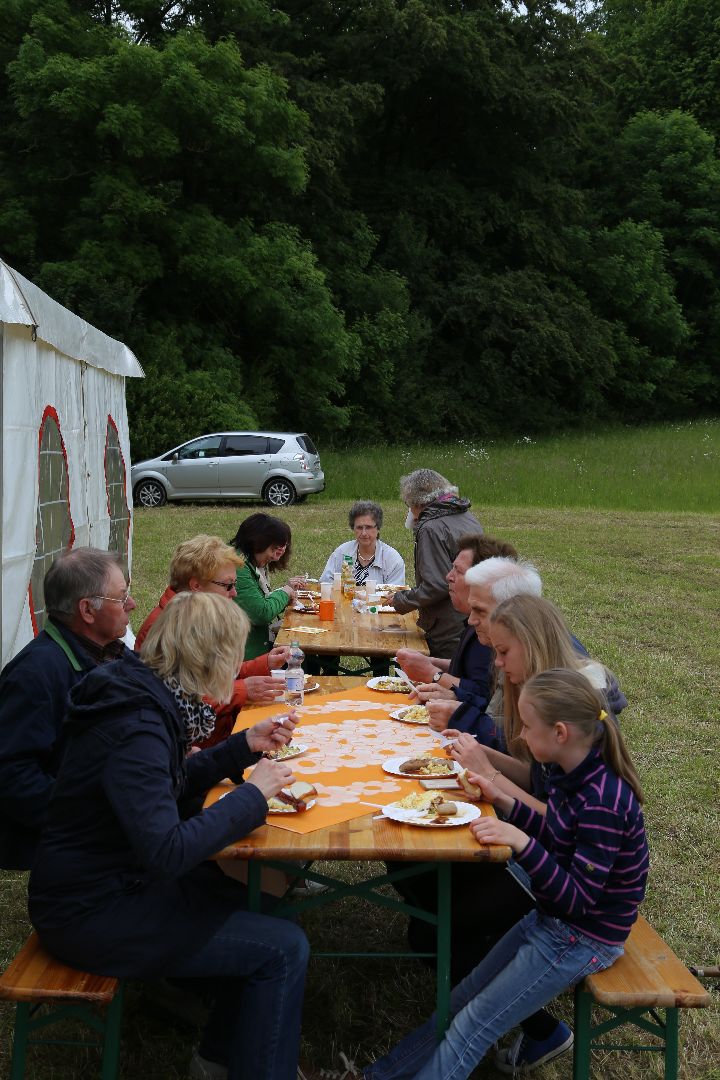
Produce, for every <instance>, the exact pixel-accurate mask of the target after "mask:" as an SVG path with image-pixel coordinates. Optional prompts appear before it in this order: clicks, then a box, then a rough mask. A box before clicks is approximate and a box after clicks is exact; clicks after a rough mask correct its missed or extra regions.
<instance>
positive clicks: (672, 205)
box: [0, 0, 720, 457]
mask: <svg viewBox="0 0 720 1080" xmlns="http://www.w3.org/2000/svg"><path fill="white" fill-rule="evenodd" d="M0 15H2V18H1V19H0V83H1V87H0V88H1V89H2V93H1V94H0V130H1V132H2V139H0V251H1V253H2V255H3V257H5V258H6V259H7V260H8V261H9V262H11V263H12V264H14V265H16V266H17V267H18V268H19V269H20V270H22V271H23V272H24V273H25V274H27V275H28V276H30V277H31V278H33V279H34V280H35V281H37V282H38V284H39V285H41V286H42V287H43V288H45V289H47V290H48V291H49V292H50V293H51V294H52V295H54V296H55V297H56V298H57V299H58V300H60V301H61V302H63V303H65V304H67V305H68V306H69V307H71V308H73V309H74V310H76V311H77V312H79V313H80V314H81V315H83V316H84V317H85V318H87V319H89V320H90V321H92V322H94V323H95V324H96V325H98V326H100V327H101V328H102V329H104V330H106V331H107V332H108V333H110V334H113V335H114V336H117V337H120V338H122V339H123V340H125V341H127V342H128V344H129V345H130V346H131V347H132V348H134V349H135V351H136V352H137V353H138V356H139V357H140V359H141V362H142V363H143V365H144V367H145V369H146V373H147V378H146V380H145V381H144V382H143V383H142V384H136V385H133V386H131V387H130V388H129V395H130V396H129V404H130V416H131V435H132V439H133V448H134V456H135V457H139V456H142V455H144V454H148V453H153V452H156V451H158V450H162V449H164V448H166V447H167V446H168V445H170V444H172V443H176V442H179V441H181V440H182V439H184V438H189V437H191V436H193V435H195V434H198V433H200V432H202V431H207V430H212V429H219V428H223V427H242V426H245V425H253V424H262V425H263V426H266V425H268V426H269V425H273V426H275V425H276V426H281V427H292V428H296V427H300V428H307V429H309V430H310V431H311V432H312V433H313V435H316V436H321V437H325V438H330V439H332V440H334V441H335V442H342V441H343V440H350V439H352V440H353V441H355V442H356V441H358V439H360V440H362V439H365V440H368V441H369V440H376V439H387V438H390V439H392V438H395V437H398V436H400V435H403V434H404V433H405V432H406V431H407V430H408V429H409V430H412V432H413V436H414V437H415V438H417V437H426V438H443V437H447V436H448V435H451V436H454V435H456V434H457V433H458V432H459V431H461V430H462V432H463V434H476V433H485V432H488V431H489V432H497V431H505V430H515V431H518V430H521V431H523V432H526V431H530V430H539V429H542V428H543V427H550V426H553V427H557V426H562V425H566V424H572V423H579V422H581V421H585V420H588V419H593V418H597V419H599V420H604V419H606V418H607V417H608V416H616V415H617V416H621V417H622V418H623V419H626V420H629V421H632V420H633V419H636V418H642V419H645V418H646V417H647V416H648V415H657V416H663V415H668V414H670V413H672V414H675V413H677V412H678V411H684V412H692V411H696V410H698V409H699V408H707V407H715V406H716V405H717V403H718V398H719V397H720V374H719V372H718V365H717V360H716V357H717V355H718V344H720V343H719V342H718V334H719V333H720V303H719V302H720V296H719V295H718V289H717V287H716V281H717V280H718V256H719V254H720V249H719V243H720V206H719V205H718V198H719V196H718V191H719V190H720V187H719V186H718V179H719V176H718V168H719V165H718V158H717V145H716V141H715V136H716V134H717V110H716V109H715V107H714V105H715V102H716V101H717V86H716V82H717V77H718V76H717V70H718V69H717V62H716V56H717V48H715V45H716V44H717V36H718V33H719V32H720V31H719V30H718V27H719V26H720V22H718V20H717V18H716V16H715V14H714V10H713V5H712V4H711V3H710V2H709V0H606V2H605V3H603V4H600V5H595V6H593V7H592V8H591V9H590V11H589V13H588V12H587V11H584V10H579V11H576V10H575V9H574V8H573V6H572V4H569V5H566V6H564V7H562V8H561V7H559V6H558V5H556V4H553V3H550V2H546V0H538V2H536V3H530V4H525V5H523V6H520V5H518V6H513V5H509V4H507V3H505V2H503V0H464V2H462V3H460V2H454V0H357V2H355V3H352V4H350V3H348V4H337V3H335V2H332V3H330V2H328V0H276V2H275V3H273V4H272V5H271V4H270V3H269V0H213V3H208V2H207V0H188V2H178V3H174V4H166V3H160V2H158V0H113V2H110V0H104V2H100V0H98V2H92V0H40V2H39V3H38V2H32V0H0ZM397 403H401V404H402V409H401V415H402V418H403V421H402V425H398V424H394V423H390V417H392V416H393V415H400V412H399V411H398V410H397V409H396V405H397Z"/></svg>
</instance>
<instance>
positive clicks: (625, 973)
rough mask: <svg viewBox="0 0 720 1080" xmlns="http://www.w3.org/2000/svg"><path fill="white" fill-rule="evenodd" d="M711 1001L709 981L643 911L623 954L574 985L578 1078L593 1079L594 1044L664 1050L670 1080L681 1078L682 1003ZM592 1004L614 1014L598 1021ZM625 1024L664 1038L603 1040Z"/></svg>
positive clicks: (575, 1077)
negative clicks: (630, 1041) (685, 961)
mask: <svg viewBox="0 0 720 1080" xmlns="http://www.w3.org/2000/svg"><path fill="white" fill-rule="evenodd" d="M709 1003H710V995H709V993H708V992H707V990H706V989H705V987H704V986H702V985H701V983H699V982H698V980H697V979H696V978H695V976H694V975H691V973H690V972H689V971H688V969H687V968H686V967H685V965H684V964H683V963H682V961H681V960H679V959H678V957H677V956H676V955H675V953H674V952H673V951H672V949H671V948H670V947H669V946H668V945H666V944H665V942H664V941H663V939H662V938H661V937H660V935H659V934H657V933H656V932H655V931H654V930H653V928H652V926H650V924H649V923H648V922H647V921H646V920H645V919H643V918H642V916H640V917H639V918H638V920H637V922H636V923H635V925H634V926H633V928H632V931H631V933H630V937H629V938H628V940H627V942H626V944H625V952H624V954H623V955H622V956H621V957H620V959H619V960H616V961H615V963H614V964H613V965H612V966H611V967H609V968H606V970H605V971H600V972H598V973H597V974H596V975H588V976H587V978H586V979H584V980H583V982H582V983H580V984H579V985H578V986H576V987H575V1044H574V1050H573V1080H589V1077H590V1052H591V1051H592V1050H595V1049H603V1050H637V1051H640V1050H647V1051H654V1052H655V1053H661V1054H663V1056H664V1059H665V1080H677V1075H678V1009H699V1008H702V1007H703V1006H705V1005H708V1004H709ZM593 1005H596V1006H599V1007H600V1008H601V1009H603V1010H604V1011H605V1013H606V1014H610V1015H609V1018H605V1019H603V1020H602V1021H601V1022H600V1023H596V1024H594V1025H593V1022H592V1006H593ZM659 1010H662V1012H663V1013H664V1015H661V1013H660V1012H659ZM623 1024H632V1025H634V1026H635V1027H636V1028H639V1029H640V1030H641V1031H643V1032H649V1033H650V1034H651V1035H655V1036H657V1037H658V1038H659V1039H660V1043H659V1044H657V1043H653V1044H651V1045H642V1046H641V1045H637V1044H617V1043H603V1042H601V1041H599V1037H600V1036H602V1035H604V1034H606V1033H607V1032H609V1031H613V1030H614V1029H615V1028H618V1027H621V1026H622V1025H623ZM596 1040H598V1041H596Z"/></svg>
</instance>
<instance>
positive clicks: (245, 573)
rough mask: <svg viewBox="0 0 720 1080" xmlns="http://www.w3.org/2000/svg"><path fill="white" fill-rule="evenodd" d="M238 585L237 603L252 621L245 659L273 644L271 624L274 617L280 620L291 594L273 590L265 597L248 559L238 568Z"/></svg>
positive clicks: (258, 654)
mask: <svg viewBox="0 0 720 1080" xmlns="http://www.w3.org/2000/svg"><path fill="white" fill-rule="evenodd" d="M235 588H236V589H237V596H236V597H235V603H236V604H237V605H238V607H241V608H242V609H243V611H244V612H245V614H246V615H247V617H248V619H249V620H250V633H249V634H248V639H247V645H246V646H245V659H246V660H253V659H254V658H255V657H256V656H261V655H262V653H266V652H267V651H268V649H269V648H271V647H272V646H271V645H270V644H269V642H268V637H269V632H268V627H269V626H270V623H271V622H272V621H273V619H277V617H278V615H280V614H282V612H283V611H284V610H285V608H286V607H287V606H288V604H289V603H290V597H289V596H288V594H287V593H286V592H285V590H284V589H274V590H273V591H272V592H271V593H270V595H269V596H266V595H265V593H264V592H263V591H262V588H261V587H260V581H259V580H258V572H257V570H256V568H255V567H254V566H253V565H252V564H251V563H249V562H246V563H245V565H244V566H240V567H239V568H238V572H237V576H236V579H235Z"/></svg>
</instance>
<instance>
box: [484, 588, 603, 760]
mask: <svg viewBox="0 0 720 1080" xmlns="http://www.w3.org/2000/svg"><path fill="white" fill-rule="evenodd" d="M490 623H491V625H499V626H504V627H505V629H506V630H507V631H508V633H509V634H511V635H512V636H513V637H515V638H517V639H518V641H519V642H520V644H521V645H522V647H523V651H524V654H525V680H527V679H529V678H530V677H531V676H532V675H537V673H538V672H539V671H547V670H548V668H559V667H561V668H571V669H574V670H577V669H579V668H581V667H582V666H583V664H584V663H587V657H581V656H579V655H578V654H577V653H576V651H575V649H574V647H573V643H572V638H571V636H570V631H569V630H568V628H567V625H566V623H565V620H564V619H563V617H562V615H561V614H560V612H559V611H558V609H557V608H556V607H555V605H554V604H551V603H550V601H549V600H544V599H543V598H542V597H541V596H531V595H530V594H529V593H523V594H521V595H518V596H511V597H510V599H509V600H505V601H504V602H503V603H502V604H498V606H497V607H496V608H495V610H494V611H493V613H492V615H491V616H490ZM521 690H522V686H518V685H515V684H513V683H511V682H510V680H509V679H505V682H504V686H503V725H504V728H505V742H506V743H507V747H508V750H509V751H510V753H511V754H512V755H513V756H514V757H518V758H524V759H525V760H527V759H528V758H529V756H530V754H529V751H528V749H527V746H526V745H525V741H524V740H523V739H521V738H520V730H521V723H520V713H519V711H518V699H519V697H520V691H521Z"/></svg>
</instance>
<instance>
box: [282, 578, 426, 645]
mask: <svg viewBox="0 0 720 1080" xmlns="http://www.w3.org/2000/svg"><path fill="white" fill-rule="evenodd" d="M333 600H334V601H335V617H334V619H333V621H332V622H321V620H320V616H319V615H309V614H305V613H304V612H302V611H294V610H293V609H292V607H290V606H289V607H287V608H286V609H285V614H284V616H283V624H282V629H281V630H280V632H279V634H278V636H277V638H276V639H275V644H276V645H291V644H292V643H293V641H297V643H298V644H299V646H300V648H301V649H302V650H303V652H305V653H307V654H309V655H318V656H372V657H385V658H390V657H391V656H395V654H396V653H397V651H398V649H416V650H417V651H418V652H421V653H424V654H425V655H426V656H427V655H428V653H429V649H428V647H427V643H426V641H425V635H424V633H423V632H422V630H420V629H419V628H418V625H417V612H416V611H410V612H408V613H407V614H406V615H401V614H400V613H399V612H395V614H377V615H371V614H362V613H360V612H358V611H356V610H355V609H354V608H353V606H352V603H351V602H350V601H349V600H344V599H342V598H341V597H340V594H339V593H338V591H337V590H335V593H334V594H333ZM303 626H307V627H308V628H309V629H311V630H313V631H315V630H319V631H321V632H320V633H302V632H301V631H300V630H298V627H303Z"/></svg>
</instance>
